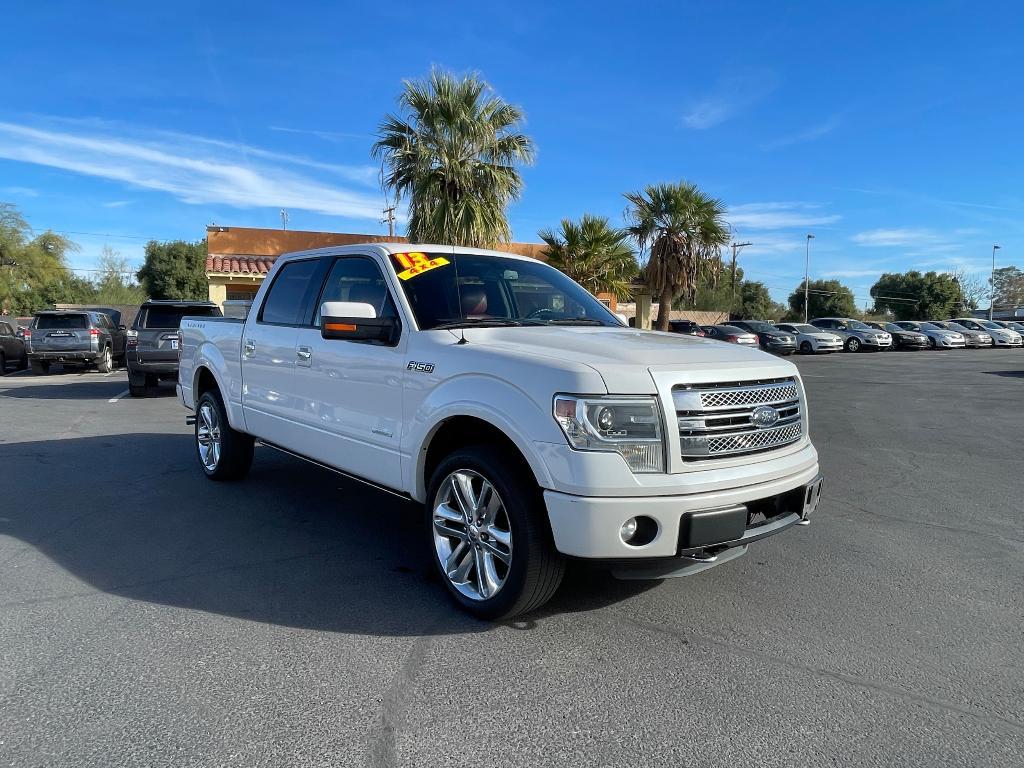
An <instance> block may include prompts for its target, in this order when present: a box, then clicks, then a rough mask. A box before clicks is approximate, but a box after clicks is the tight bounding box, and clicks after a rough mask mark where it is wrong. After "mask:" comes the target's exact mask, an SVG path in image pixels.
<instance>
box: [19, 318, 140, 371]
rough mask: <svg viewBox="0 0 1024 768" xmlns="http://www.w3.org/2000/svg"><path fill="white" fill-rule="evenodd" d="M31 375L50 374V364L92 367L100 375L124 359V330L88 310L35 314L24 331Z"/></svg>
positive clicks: (120, 326)
mask: <svg viewBox="0 0 1024 768" xmlns="http://www.w3.org/2000/svg"><path fill="white" fill-rule="evenodd" d="M25 348H26V350H27V351H28V361H29V363H30V364H31V366H32V373H35V374H45V373H49V372H50V365H51V364H52V363H61V364H65V363H76V364H78V365H95V366H96V370H98V371H100V372H101V373H109V372H110V371H112V370H113V369H114V362H115V361H122V360H124V355H125V328H124V326H123V325H117V324H116V323H115V322H114V321H113V320H111V319H110V316H109V315H107V314H105V313H103V312H97V311H95V310H91V309H83V310H47V311H43V312H36V315H35V317H34V318H32V326H31V327H30V328H29V329H28V330H26V331H25Z"/></svg>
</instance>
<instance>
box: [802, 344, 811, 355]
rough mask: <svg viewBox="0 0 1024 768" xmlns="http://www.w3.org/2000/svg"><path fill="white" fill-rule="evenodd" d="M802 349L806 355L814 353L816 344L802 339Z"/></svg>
mask: <svg viewBox="0 0 1024 768" xmlns="http://www.w3.org/2000/svg"><path fill="white" fill-rule="evenodd" d="M800 351H801V352H802V353H804V354H805V355H813V354H814V345H813V344H811V342H809V341H801V342H800Z"/></svg>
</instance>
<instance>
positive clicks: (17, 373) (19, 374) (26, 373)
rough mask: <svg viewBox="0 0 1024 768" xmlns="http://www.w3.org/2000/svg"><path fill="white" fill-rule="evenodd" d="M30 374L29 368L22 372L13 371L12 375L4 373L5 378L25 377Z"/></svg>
mask: <svg viewBox="0 0 1024 768" xmlns="http://www.w3.org/2000/svg"><path fill="white" fill-rule="evenodd" d="M30 373H32V369H31V368H26V369H25V370H24V371H15V372H14V373H6V374H4V375H5V376H27V375H28V374H30Z"/></svg>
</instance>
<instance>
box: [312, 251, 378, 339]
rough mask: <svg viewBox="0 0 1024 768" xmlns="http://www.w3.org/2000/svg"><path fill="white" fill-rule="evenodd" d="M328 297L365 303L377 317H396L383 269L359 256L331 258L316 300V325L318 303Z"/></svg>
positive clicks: (318, 309)
mask: <svg viewBox="0 0 1024 768" xmlns="http://www.w3.org/2000/svg"><path fill="white" fill-rule="evenodd" d="M328 301H349V302H355V303H358V304H369V305H370V306H372V307H373V311H374V313H375V315H376V316H377V317H398V311H397V310H396V309H395V302H394V301H393V300H392V298H391V293H390V291H388V285H387V283H386V282H385V281H384V273H383V272H381V270H380V267H379V266H377V262H375V261H373V260H372V259H367V258H364V257H362V256H353V257H345V258H340V259H338V260H337V261H335V262H334V265H333V266H332V267H331V271H330V274H328V275H327V280H326V282H325V283H324V289H323V291H322V292H321V294H320V299H319V300H318V301H317V303H316V314H315V316H314V318H313V325H314V327H316V328H319V327H320V307H321V306H322V305H323V304H324V303H325V302H328Z"/></svg>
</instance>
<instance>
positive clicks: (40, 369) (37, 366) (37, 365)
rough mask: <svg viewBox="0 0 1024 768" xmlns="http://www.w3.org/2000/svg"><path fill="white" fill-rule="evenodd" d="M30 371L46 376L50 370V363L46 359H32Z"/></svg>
mask: <svg viewBox="0 0 1024 768" xmlns="http://www.w3.org/2000/svg"><path fill="white" fill-rule="evenodd" d="M30 362H31V365H32V373H33V374H35V375H36V376H46V375H47V374H48V373H49V372H50V364H49V363H48V362H47V361H46V360H32V361H30Z"/></svg>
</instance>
